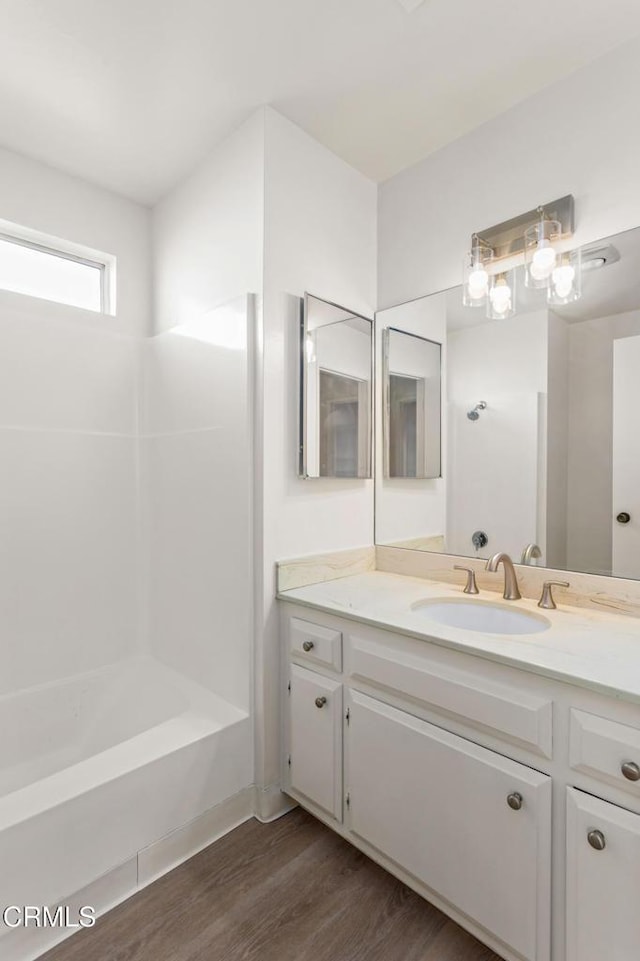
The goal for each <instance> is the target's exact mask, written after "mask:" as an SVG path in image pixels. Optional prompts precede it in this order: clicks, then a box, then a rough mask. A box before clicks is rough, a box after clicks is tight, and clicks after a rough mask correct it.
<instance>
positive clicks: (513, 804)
mask: <svg viewBox="0 0 640 961" xmlns="http://www.w3.org/2000/svg"><path fill="white" fill-rule="evenodd" d="M507 804H508V805H509V807H510V808H511V810H512V811H519V810H520V808H521V807H522V795H521V794H518V792H517V791H514V792H513V794H509V796H508V797H507Z"/></svg>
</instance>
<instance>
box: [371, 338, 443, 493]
mask: <svg viewBox="0 0 640 961" xmlns="http://www.w3.org/2000/svg"><path fill="white" fill-rule="evenodd" d="M383 351H384V353H383V377H384V388H383V389H384V432H383V441H384V470H385V477H415V478H416V479H418V480H422V479H425V478H433V477H440V473H441V443H440V410H441V377H440V364H441V352H442V348H441V345H440V344H438V343H436V342H435V341H432V340H427V339H426V338H425V337H419V336H418V335H417V334H409V333H407V332H406V331H404V330H396V329H395V328H393V327H387V328H386V329H385V330H384V332H383Z"/></svg>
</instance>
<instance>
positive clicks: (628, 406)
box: [376, 229, 640, 579]
mask: <svg viewBox="0 0 640 961" xmlns="http://www.w3.org/2000/svg"><path fill="white" fill-rule="evenodd" d="M582 256H583V281H582V288H583V289H582V297H581V299H580V300H578V301H576V302H574V303H572V304H569V305H566V306H548V305H547V303H546V301H545V300H544V294H542V295H541V292H540V291H533V290H530V289H527V288H525V286H524V283H523V282H522V268H520V269H519V270H518V272H517V273H518V276H517V287H518V295H517V313H516V315H515V316H513V317H511V318H508V319H504V320H487V318H486V316H485V313H484V311H483V310H479V309H477V308H470V307H463V305H462V291H461V288H459V287H458V288H453V289H451V290H447V291H443V292H441V293H437V294H433V295H431V296H428V297H423V298H421V299H419V300H417V301H412V302H411V303H408V304H401V305H399V306H398V307H393V308H389V309H388V310H385V311H381V312H379V313H378V314H377V316H376V338H380V342H383V340H384V337H385V336H389V337H391V336H392V334H391V331H389V333H388V334H385V333H384V331H386V330H389V328H393V329H394V330H404V331H407V332H408V333H411V334H415V333H419V334H420V335H421V336H422V337H424V338H429V339H432V340H434V341H436V342H441V343H442V352H443V360H442V363H443V398H444V399H443V411H442V475H443V476H442V478H440V479H437V478H436V479H431V480H429V479H425V480H414V481H413V482H412V484H411V486H409V485H408V484H406V483H404V482H403V486H398V485H399V482H398V481H395V480H394V479H393V477H392V476H385V471H384V468H383V464H382V461H383V459H384V458H383V452H382V451H381V452H380V454H379V458H378V461H377V474H376V541H377V543H379V544H387V545H394V546H402V547H411V548H416V549H421V550H431V551H433V550H436V551H445V552H447V553H450V554H461V555H469V556H473V557H483V558H485V557H489V556H490V555H491V554H493V553H494V552H495V551H497V550H505V551H507V552H508V553H509V554H510V555H511V556H512V558H513V559H514V561H516V562H520V563H531V564H537V565H539V566H541V567H550V568H556V569H565V570H569V571H584V572H588V573H594V574H610V575H614V576H618V577H631V578H638V579H640V428H639V427H638V423H637V411H638V410H640V229H636V230H630V231H626V232H624V233H621V234H618V235H616V236H614V237H608V238H606V239H604V240H602V241H600V242H598V243H593V244H589V245H587V246H586V247H585V248H583V252H582ZM400 386H401V385H400ZM399 391H400V388H399ZM379 392H380V398H379V403H378V407H377V410H378V417H379V418H380V424H381V425H382V423H383V402H382V395H383V392H384V386H383V383H381V384H380V387H379ZM402 396H404V395H402ZM378 436H381V434H378ZM388 473H389V472H387V474H388Z"/></svg>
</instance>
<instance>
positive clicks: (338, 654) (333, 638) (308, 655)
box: [289, 617, 342, 671]
mask: <svg viewBox="0 0 640 961" xmlns="http://www.w3.org/2000/svg"><path fill="white" fill-rule="evenodd" d="M289 644H290V649H291V653H292V654H296V655H299V656H300V657H303V658H304V659H305V660H308V661H309V662H314V663H316V664H324V665H326V666H327V667H332V668H333V669H334V670H336V671H341V670H342V634H341V632H340V631H335V630H333V629H332V628H329V627H322V626H321V625H320V624H313V623H312V622H311V621H303V620H301V619H300V618H299V617H292V618H291V619H290V621H289Z"/></svg>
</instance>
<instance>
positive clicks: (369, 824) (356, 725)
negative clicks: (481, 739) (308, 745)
mask: <svg viewBox="0 0 640 961" xmlns="http://www.w3.org/2000/svg"><path fill="white" fill-rule="evenodd" d="M349 713H350V721H349V727H348V728H347V741H346V747H347V752H348V753H347V768H346V789H347V790H348V792H349V795H350V808H349V811H350V815H349V817H350V826H351V828H352V830H353V831H354V832H355V833H356V834H357V835H359V836H360V837H361V838H362V839H363V840H365V841H366V842H368V843H369V844H370V845H373V847H375V848H376V849H377V850H379V851H380V852H382V853H383V854H385V855H386V856H387V857H389V858H391V859H392V860H394V861H395V862H396V863H397V864H399V865H401V866H402V867H403V868H405V869H406V870H407V871H409V872H410V873H411V874H412V875H414V877H416V878H418V879H419V880H420V881H422V882H424V884H426V885H427V886H428V887H429V888H430V889H431V890H433V891H434V892H435V893H437V894H438V895H439V896H440V897H441V898H444V899H445V900H446V901H448V902H449V903H450V904H451V905H453V906H455V907H456V908H457V909H458V910H459V911H461V912H463V913H464V914H466V915H467V916H468V917H469V918H471V919H473V920H474V921H475V922H477V923H478V924H479V925H481V926H482V927H483V928H485V929H486V930H487V931H488V932H490V933H491V934H493V935H494V936H495V937H497V938H499V939H500V940H501V941H502V942H503V943H504V944H505V945H508V946H509V947H510V948H511V949H512V950H513V951H515V952H516V953H518V954H519V956H521V957H522V958H526V959H528V961H545V959H548V958H549V952H550V917H549V915H550V854H551V779H550V778H549V777H547V776H546V775H544V774H540V773H539V772H537V771H533V770H531V769H530V768H528V767H525V766H524V765H522V764H517V763H516V762H515V761H510V760H508V759H507V758H504V757H502V756H501V755H499V754H494V753H493V752H492V751H488V750H486V749H485V748H482V747H478V745H476V744H473V743H471V742H470V741H466V740H464V739H463V738H460V737H457V736H456V735H454V734H450V733H449V732H447V731H444V730H441V729H440V728H437V727H434V726H433V725H432V724H428V723H426V722H425V721H422V720H420V719H418V718H415V717H413V716H411V715H409V714H406V713H405V712H404V711H399V710H396V709H395V708H393V707H389V706H388V705H386V704H382V703H381V702H379V701H376V700H374V699H373V698H370V697H367V696H365V695H363V694H359V693H357V692H353V693H352V695H351V702H350V705H349ZM510 802H511V804H512V805H514V807H515V808H516V809H515V810H514V808H513V807H511V806H510ZM519 802H520V803H519ZM581 961H582V959H581Z"/></svg>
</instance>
